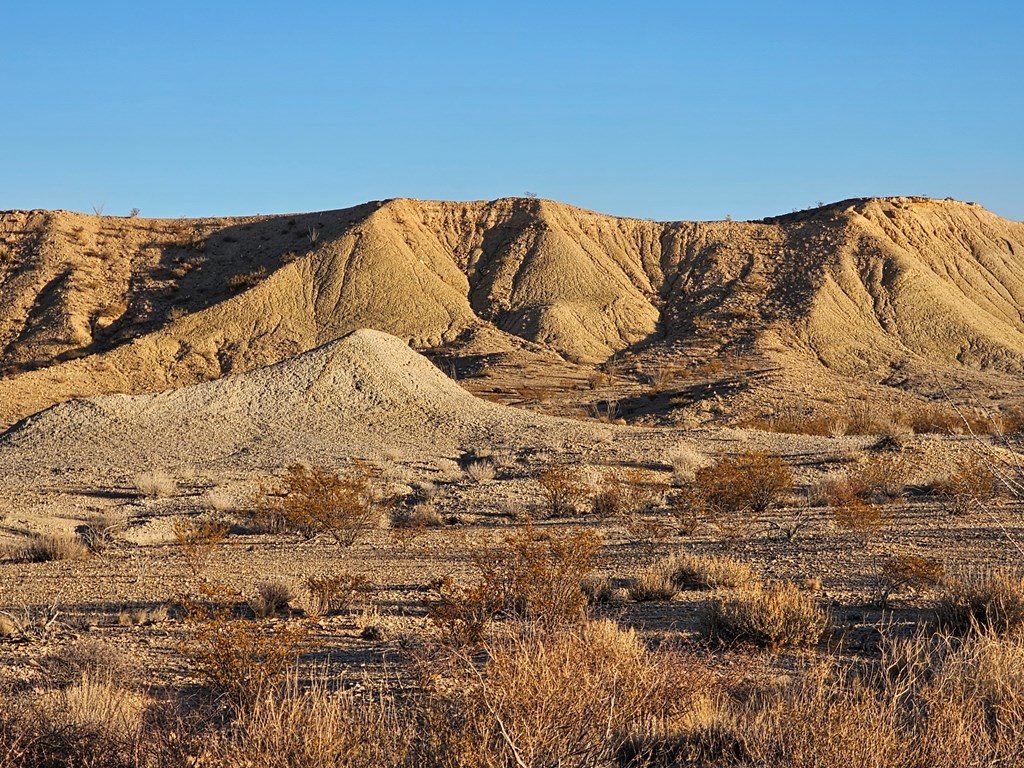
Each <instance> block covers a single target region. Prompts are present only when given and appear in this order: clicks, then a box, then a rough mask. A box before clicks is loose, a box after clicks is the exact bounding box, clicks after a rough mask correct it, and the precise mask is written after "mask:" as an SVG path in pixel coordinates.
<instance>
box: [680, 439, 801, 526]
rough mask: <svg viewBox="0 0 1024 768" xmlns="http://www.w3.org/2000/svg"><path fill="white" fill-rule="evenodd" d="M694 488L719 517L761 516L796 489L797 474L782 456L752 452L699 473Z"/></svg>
mask: <svg viewBox="0 0 1024 768" xmlns="http://www.w3.org/2000/svg"><path fill="white" fill-rule="evenodd" d="M694 487H695V490H696V491H697V493H698V494H699V496H700V498H701V499H702V500H703V501H704V503H705V504H706V505H707V506H708V507H709V508H710V510H711V511H712V512H713V513H715V514H721V513H735V512H744V511H749V512H754V513H761V512H764V511H765V510H766V509H768V508H769V507H770V506H772V505H773V504H775V503H776V502H778V501H779V500H780V499H781V498H782V497H783V495H784V494H785V493H786V492H788V491H789V490H790V488H792V487H793V474H792V472H790V469H789V465H788V464H786V462H785V461H784V460H782V459H781V458H779V457H778V456H769V455H768V454H766V453H759V452H748V453H742V454H740V455H739V456H737V457H735V458H720V459H719V460H718V461H716V462H715V463H714V464H712V465H711V466H708V467H702V468H700V469H698V470H697V472H696V479H695V480H694Z"/></svg>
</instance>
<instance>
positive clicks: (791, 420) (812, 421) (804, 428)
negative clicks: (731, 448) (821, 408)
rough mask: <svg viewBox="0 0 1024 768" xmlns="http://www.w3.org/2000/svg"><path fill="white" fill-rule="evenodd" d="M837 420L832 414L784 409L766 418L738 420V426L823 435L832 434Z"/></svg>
mask: <svg viewBox="0 0 1024 768" xmlns="http://www.w3.org/2000/svg"><path fill="white" fill-rule="evenodd" d="M839 422H840V420H839V419H837V418H836V417H834V416H816V415H812V414H806V413H799V412H796V411H784V412H782V413H777V414H773V415H771V416H768V417H766V418H757V419H748V420H745V421H742V422H740V424H739V426H741V427H745V428H747V429H759V430H761V431H762V432H780V433H783V434H789V435H817V436H820V437H824V436H831V435H833V433H834V432H835V431H836V424H837V423H839ZM843 431H845V429H844V430H843Z"/></svg>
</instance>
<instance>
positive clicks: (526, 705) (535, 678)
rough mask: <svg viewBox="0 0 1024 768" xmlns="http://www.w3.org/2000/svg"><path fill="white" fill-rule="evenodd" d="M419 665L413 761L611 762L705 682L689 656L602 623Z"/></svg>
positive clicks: (689, 704) (672, 715) (571, 766)
mask: <svg viewBox="0 0 1024 768" xmlns="http://www.w3.org/2000/svg"><path fill="white" fill-rule="evenodd" d="M424 673H425V674H424V692H423V694H422V699H421V701H420V702H419V704H418V707H417V709H418V711H419V713H420V717H419V734H420V737H419V739H417V741H416V743H415V745H414V747H413V754H412V760H411V761H410V764H413V765H424V766H442V765H445V766H457V765H458V766H463V765H466V766H468V765H472V766H493V767H495V768H497V766H545V765H547V766H555V765H557V766H564V767H565V768H591V767H592V766H597V765H611V764H614V759H615V756H616V754H617V753H618V752H619V750H620V749H621V747H622V746H623V745H624V744H626V743H627V742H628V741H630V740H631V738H632V736H633V734H635V733H636V732H638V731H646V730H648V729H651V728H657V727H658V726H659V725H661V724H663V723H665V722H667V721H671V720H675V719H677V718H681V717H683V716H685V715H686V714H687V713H688V712H689V711H690V710H691V709H693V708H694V707H695V705H696V702H697V701H698V700H699V698H700V696H701V695H702V694H703V692H704V691H705V690H706V689H707V688H709V687H710V685H711V675H709V674H708V673H707V671H706V669H704V668H703V667H701V666H700V665H698V664H695V663H692V659H691V658H690V657H687V656H683V655H682V654H677V653H673V652H670V651H664V652H656V653H652V652H651V651H649V650H647V648H646V647H645V646H644V644H643V643H642V642H641V641H640V638H639V637H638V636H637V635H636V634H635V633H634V632H633V631H631V630H622V629H619V628H618V627H617V626H616V625H615V624H614V623H612V622H609V621H599V622H593V623H587V624H584V625H582V626H579V627H577V628H574V629H571V630H565V629H563V630H561V631H559V632H556V633H553V634H537V633H526V634H525V635H523V636H519V637H514V638H511V639H508V640H506V641H504V642H502V643H493V644H491V645H490V646H489V647H488V661H487V663H486V665H485V666H484V668H483V670H481V671H478V670H477V669H476V668H474V667H473V666H472V664H471V663H469V662H467V661H465V660H456V661H455V662H454V663H451V664H450V665H449V667H448V668H446V669H442V670H441V671H440V673H439V672H438V670H437V668H436V665H435V666H432V667H428V668H427V669H425V670H424Z"/></svg>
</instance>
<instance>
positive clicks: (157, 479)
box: [135, 469, 178, 499]
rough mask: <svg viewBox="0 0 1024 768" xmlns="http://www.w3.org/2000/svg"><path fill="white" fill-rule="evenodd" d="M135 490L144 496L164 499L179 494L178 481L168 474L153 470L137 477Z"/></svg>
mask: <svg viewBox="0 0 1024 768" xmlns="http://www.w3.org/2000/svg"><path fill="white" fill-rule="evenodd" d="M135 488H136V490H138V492H139V493H140V494H142V495H143V496H148V497H150V498H152V499H164V498H167V497H169V496H173V495H174V494H175V493H177V491H178V481H177V480H175V479H174V478H173V477H171V476H170V475H169V474H167V473H166V472H162V471H160V470H158V469H153V470H150V471H148V472H142V473H140V474H138V475H136V477H135Z"/></svg>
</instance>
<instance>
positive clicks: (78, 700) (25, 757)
mask: <svg viewBox="0 0 1024 768" xmlns="http://www.w3.org/2000/svg"><path fill="white" fill-rule="evenodd" d="M148 707H149V700H148V698H147V697H145V696H144V695H142V694H139V693H136V692H134V691H130V690H127V689H125V688H122V687H120V686H118V685H116V684H114V683H112V682H110V681H109V680H105V679H103V678H102V677H93V676H91V675H83V676H82V677H81V678H80V679H79V681H78V682H77V683H75V684H73V685H71V686H69V687H67V688H64V689H61V690H48V691H44V692H42V693H41V694H38V695H37V696H36V697H35V698H34V699H32V700H30V701H25V700H21V701H12V700H7V701H5V702H3V704H0V739H2V742H0V765H3V766H5V767H6V766H11V768H14V767H15V766H18V767H19V768H49V767H50V766H65V765H67V766H87V767H88V768H129V767H132V768H134V767H135V766H139V765H144V764H146V760H147V758H148V757H152V755H147V752H148V751H149V750H148V745H147V743H146V741H147V740H146V738H145V725H146V713H147V709H148Z"/></svg>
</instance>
